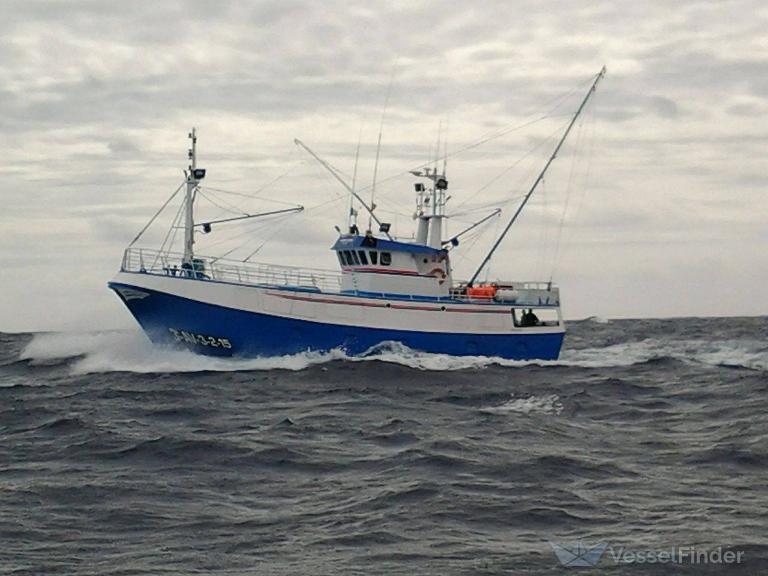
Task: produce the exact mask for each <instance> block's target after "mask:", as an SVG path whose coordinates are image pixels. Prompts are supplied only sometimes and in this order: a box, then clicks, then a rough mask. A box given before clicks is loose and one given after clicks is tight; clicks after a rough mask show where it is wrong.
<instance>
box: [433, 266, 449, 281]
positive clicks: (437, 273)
mask: <svg viewBox="0 0 768 576" xmlns="http://www.w3.org/2000/svg"><path fill="white" fill-rule="evenodd" d="M429 275H430V276H434V277H435V278H437V280H438V283H439V284H442V283H443V282H445V279H446V278H447V277H448V275H447V274H446V273H445V270H443V269H442V268H433V269H432V270H430V271H429Z"/></svg>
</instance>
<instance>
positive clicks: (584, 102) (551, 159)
mask: <svg viewBox="0 0 768 576" xmlns="http://www.w3.org/2000/svg"><path fill="white" fill-rule="evenodd" d="M605 71H606V70H605V66H603V68H602V69H601V70H600V72H599V73H598V74H597V76H595V80H594V81H593V82H592V85H591V86H590V87H589V90H588V91H587V94H586V95H585V96H584V99H583V100H582V101H581V104H580V105H579V108H578V110H576V113H575V114H574V115H573V118H571V121H570V122H569V123H568V127H567V128H566V129H565V132H563V135H562V137H561V138H560V141H559V142H558V143H557V146H556V147H555V150H554V152H552V155H551V156H550V157H549V160H547V163H546V164H545V165H544V169H543V170H542V171H541V172H540V173H539V176H538V177H537V178H536V181H535V182H534V183H533V186H531V188H530V190H528V193H527V194H526V195H525V197H524V198H523V201H522V202H521V203H520V206H518V208H517V210H516V211H515V213H514V215H513V216H512V218H511V219H510V220H509V222H508V223H507V225H506V227H505V228H504V231H503V232H502V233H501V235H500V236H499V237H498V238H497V239H496V242H495V243H494V244H493V247H492V248H491V250H490V251H489V252H488V254H487V255H486V256H485V258H484V259H483V261H482V262H481V264H480V266H478V268H477V270H476V271H475V273H474V274H473V275H472V278H471V279H470V280H469V282H468V284H467V285H468V286H472V284H474V282H475V280H477V277H478V276H479V275H480V272H482V271H483V268H485V266H486V264H488V261H489V260H490V259H491V257H492V256H493V253H494V252H495V251H496V249H497V248H498V247H499V244H501V242H502V240H504V237H505V236H506V235H507V232H509V229H510V228H511V227H512V224H514V223H515V220H517V217H518V216H519V215H520V213H521V212H522V211H523V208H525V205H526V204H527V203H528V200H529V199H530V198H531V195H532V194H533V192H534V191H535V190H536V187H537V186H538V185H539V183H540V182H541V181H542V180H543V179H544V175H545V174H546V173H547V170H548V169H549V166H550V164H552V162H554V161H555V158H557V154H558V152H560V148H562V146H563V144H564V143H565V139H566V138H568V134H570V132H571V128H573V125H574V124H575V123H576V120H577V119H578V118H579V116H580V115H581V112H582V110H584V107H585V106H586V105H587V102H589V99H590V98H591V97H592V94H594V93H595V89H596V88H597V84H598V82H600V80H602V79H603V76H605Z"/></svg>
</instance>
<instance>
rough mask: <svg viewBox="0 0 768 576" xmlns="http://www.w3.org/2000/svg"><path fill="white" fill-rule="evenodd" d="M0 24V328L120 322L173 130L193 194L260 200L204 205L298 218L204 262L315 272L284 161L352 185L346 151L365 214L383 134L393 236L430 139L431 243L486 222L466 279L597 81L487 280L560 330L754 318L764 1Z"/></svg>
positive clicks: (322, 214) (192, 4) (95, 4)
mask: <svg viewBox="0 0 768 576" xmlns="http://www.w3.org/2000/svg"><path fill="white" fill-rule="evenodd" d="M0 4H1V5H2V12H3V18H2V19H0V63H2V66H0V128H1V131H2V132H1V133H2V138H0V158H2V161H1V162H0V176H1V179H0V197H1V198H2V210H0V226H1V227H2V230H3V236H2V241H0V274H1V276H0V278H2V298H1V299H0V330H1V331H26V330H87V329H102V328H104V329H106V328H121V327H129V326H132V325H133V323H132V319H131V318H130V316H129V315H128V313H127V311H125V310H124V309H123V308H122V305H121V304H120V302H119V300H118V299H117V298H116V297H115V296H114V294H112V293H111V292H110V291H109V290H108V289H107V287H106V283H107V281H108V280H109V279H110V278H111V277H112V276H113V275H114V274H115V273H116V272H117V270H118V268H119V264H120V260H121V257H122V251H123V249H124V248H125V246H126V245H127V244H128V243H129V242H130V241H131V240H132V239H133V237H134V236H135V234H136V233H137V232H138V230H139V229H140V228H141V227H142V226H143V225H144V224H145V223H146V222H147V220H148V219H149V218H150V217H151V216H152V214H153V213H154V212H155V211H156V210H157V208H159V206H160V205H161V204H162V203H163V202H164V201H165V199H166V198H167V197H168V196H169V195H170V194H171V193H172V192H173V191H174V190H175V189H176V187H177V186H178V185H179V184H180V183H181V181H182V178H183V174H182V170H183V168H184V167H185V166H186V148H187V145H188V141H187V139H186V136H187V132H188V131H189V129H190V128H191V127H192V126H195V127H196V128H197V130H198V135H199V141H198V144H199V156H200V165H201V166H204V167H205V168H207V169H208V176H207V179H206V182H205V183H206V185H208V186H210V187H211V189H212V190H213V189H217V188H218V189H220V190H226V191H231V192H237V193H239V194H245V195H254V194H255V195H256V197H255V198H246V197H245V196H233V195H231V194H230V195H221V194H219V195H218V196H216V198H218V201H219V203H221V201H223V200H227V201H229V202H230V203H234V204H236V205H237V207H238V208H240V209H241V210H243V211H252V210H259V209H274V208H275V207H276V206H280V205H281V204H279V202H283V203H296V204H301V205H303V206H305V207H306V209H305V211H304V212H303V213H301V214H300V215H297V216H293V217H291V218H285V219H283V220H280V221H277V222H275V221H272V222H270V221H265V222H266V223H265V224H263V225H262V224H259V225H257V226H253V227H251V228H248V227H246V226H245V225H243V226H241V227H240V228H231V229H229V230H221V231H220V230H219V229H218V228H217V229H215V230H214V232H212V233H211V234H210V235H209V236H206V237H205V238H201V239H200V242H199V244H198V246H197V248H198V251H199V252H202V253H207V252H205V251H206V249H208V250H211V251H212V252H214V251H215V250H221V249H223V248H224V247H226V246H227V244H226V242H224V241H225V240H227V238H230V237H231V238H232V240H231V241H232V242H238V241H242V242H245V246H244V247H242V248H241V252H239V253H235V254H240V255H242V254H244V253H246V252H249V251H251V249H256V248H257V247H259V246H262V245H263V247H261V248H260V250H259V252H258V258H259V259H260V260H263V261H267V262H276V263H290V264H297V265H308V266H314V267H327V268H334V267H336V266H337V262H336V260H335V257H334V255H333V253H332V252H331V251H330V250H329V247H330V245H331V244H332V243H333V241H334V240H335V237H336V232H335V230H334V228H333V227H334V225H339V226H342V225H343V224H344V222H345V213H346V210H347V198H346V196H345V193H344V190H343V189H342V188H341V186H340V185H339V184H338V183H336V182H335V181H334V180H333V179H332V178H331V177H330V176H329V175H328V174H327V173H326V172H325V171H324V170H323V168H322V167H320V166H319V165H318V164H317V163H316V162H314V161H313V160H312V159H311V158H310V157H309V156H308V155H307V154H306V153H304V152H302V151H301V150H300V149H298V148H297V147H296V146H295V145H294V144H293V140H294V138H300V139H301V140H302V141H304V142H306V143H307V144H308V145H309V146H311V147H312V149H313V150H315V151H316V152H317V153H318V154H319V155H321V156H322V157H323V158H325V159H326V160H327V161H329V162H331V163H332V164H333V165H334V166H336V167H338V169H339V170H340V171H341V172H342V173H343V174H345V177H346V178H349V179H350V180H351V178H352V175H353V173H354V166H355V158H356V148H357V146H358V143H359V144H360V154H359V163H358V170H357V182H358V184H357V187H358V188H359V189H360V190H361V194H362V195H364V196H366V197H370V194H371V191H370V187H371V183H372V180H373V172H374V163H375V157H376V143H377V139H378V134H379V131H380V130H381V134H382V145H381V151H380V162H379V165H378V169H377V174H378V183H377V186H376V203H377V205H378V206H379V207H378V208H377V210H379V211H380V212H378V214H379V217H380V218H382V219H387V220H389V221H391V222H392V223H393V229H394V232H395V233H396V234H397V235H398V236H399V237H403V238H407V237H409V236H410V235H411V234H412V232H413V227H414V225H413V221H412V219H411V217H410V214H411V213H412V212H413V201H414V193H413V178H412V177H409V176H408V175H407V172H408V170H410V169H413V168H416V167H418V166H420V165H423V164H424V163H425V162H427V161H429V159H430V158H432V157H433V156H434V154H435V148H436V144H437V141H438V137H439V138H440V141H441V143H442V144H441V148H440V150H441V153H442V152H443V151H444V150H447V151H448V155H449V159H448V165H447V170H448V179H449V181H450V188H449V190H450V192H451V196H452V197H451V200H450V201H449V211H452V212H453V213H454V214H455V217H454V218H452V219H451V220H450V221H449V231H450V232H452V233H455V232H456V231H458V230H460V229H461V228H463V227H465V226H466V225H468V224H469V223H470V222H471V221H472V218H473V217H475V219H476V218H478V217H481V216H482V215H484V214H486V213H488V212H489V211H490V210H492V209H493V207H494V206H500V207H502V208H503V213H502V216H501V219H498V218H497V219H494V221H491V222H490V223H489V224H488V225H487V226H485V227H483V228H482V229H481V232H482V234H479V235H478V237H476V238H470V239H468V241H467V242H465V243H462V245H460V246H459V247H458V248H457V249H456V251H455V252H454V253H453V264H454V272H455V275H456V276H457V277H464V278H467V277H468V276H470V275H471V273H472V272H473V271H474V265H476V264H477V263H478V261H479V260H480V259H481V258H482V256H483V253H484V251H485V250H487V248H488V247H489V246H490V245H491V243H492V241H493V239H494V236H495V235H496V234H498V232H499V231H500V229H501V228H502V227H503V224H504V222H505V219H506V218H509V217H510V216H511V214H512V212H513V211H514V208H515V206H516V205H515V202H518V201H519V199H520V197H521V196H522V195H523V194H524V193H525V192H526V191H527V189H528V187H529V186H530V185H531V184H532V182H533V180H534V179H535V176H536V173H537V171H538V170H540V169H541V168H542V167H543V165H544V162H545V161H546V157H547V154H548V153H550V152H551V150H552V148H553V147H554V144H555V143H556V138H557V134H558V133H559V131H561V130H562V129H563V128H564V126H565V123H567V121H568V118H569V116H568V115H569V114H572V113H573V112H574V111H575V109H576V107H577V106H578V103H579V100H580V99H581V97H582V96H583V94H584V92H585V91H586V89H587V87H588V86H589V83H590V81H591V80H592V79H593V78H594V76H595V74H596V73H597V72H598V71H599V70H600V68H601V67H602V66H603V65H605V66H606V67H607V75H606V77H605V79H604V80H603V81H602V82H601V84H600V85H599V87H598V90H597V92H596V94H595V96H594V98H593V99H592V101H591V102H590V104H589V106H588V108H587V110H586V111H585V112H584V114H583V115H582V117H581V118H580V119H579V121H578V123H577V125H576V126H575V127H574V131H573V132H572V134H571V136H570V137H569V140H568V142H567V143H566V146H565V148H564V150H563V152H562V153H561V154H560V155H559V157H558V159H557V160H556V161H555V163H554V164H553V167H552V169H551V170H550V172H548V173H547V177H546V179H545V181H544V186H543V187H542V188H541V189H540V190H537V191H536V192H535V194H534V196H533V197H532V199H531V202H530V204H529V205H528V206H527V207H526V209H525V211H524V212H523V214H522V215H521V217H520V220H519V221H518V222H517V223H516V224H515V226H514V227H513V228H512V230H511V232H510V234H509V236H508V237H507V239H506V240H505V242H504V244H503V245H502V248H501V249H500V250H499V252H498V254H497V255H496V257H495V258H494V259H493V261H492V264H491V267H490V270H489V271H488V277H489V278H498V277H501V278H509V279H522V280H526V279H531V280H533V279H536V280H538V279H541V280H548V279H549V278H550V277H552V278H553V279H554V281H555V282H557V283H558V284H559V285H560V287H561V291H562V294H561V296H562V302H563V309H564V314H565V316H566V318H583V317H587V316H600V317H608V318H616V317H620V318H636V317H671V316H710V315H712V316H732V315H756V314H766V313H768V290H766V289H765V286H766V285H768V266H766V254H768V232H767V229H766V219H767V217H768V198H767V197H766V191H767V188H768V160H766V158H767V157H768V155H767V154H766V150H768V146H767V144H768V34H766V30H768V7H766V5H765V4H764V3H763V2H758V1H734V2H730V1H727V0H726V1H716V2H714V1H713V2H709V1H703V2H684V1H683V2H675V3H670V2H662V1H660V0H651V1H647V2H637V1H631V2H629V1H623V0H618V1H617V0H611V1H600V0H590V1H589V2H587V1H567V2H566V1H560V2H546V3H544V2H534V1H530V2H527V1H516V0H504V1H501V0H499V1H493V0H488V1H482V0H479V1H477V2H471V3H466V2H462V3H459V2H438V1H418V0H410V1H408V2H404V1H402V2H401V1H392V0H390V1H387V2H375V1H370V2H349V1H343V2H342V1H334V0H329V1H325V2H308V1H295V0H281V1H279V2H278V1H269V2H267V1H265V2H257V1H245V0H241V1H236V2H235V1H233V2H230V1H226V0H221V1H217V2H215V3H212V2H207V1H201V0H197V1H189V2H172V1H167V0H152V1H145V0H133V1H131V2H121V3H116V2H102V1H83V0H66V1H63V0H62V1H56V0H51V1H45V2H42V1H35V0H23V1H15V0H2V1H1V2H0ZM499 134H502V135H501V136H499ZM489 135H490V136H494V135H496V136H498V137H495V138H491V139H490V140H488V141H487V142H485V143H484V144H482V145H477V146H473V145H474V144H477V143H478V142H480V141H481V140H483V139H485V138H487V137H488V136H489ZM213 196H214V193H213V192H212V193H211V197H212V198H213ZM216 198H213V199H214V200H216ZM203 204H204V203H202V202H201V205H200V211H201V212H200V215H201V217H202V216H206V217H212V216H214V215H215V214H216V212H215V209H217V208H216V207H215V206H214V205H209V206H207V207H206V206H204V205H203ZM206 210H207V211H208V212H206ZM172 215H173V214H170V216H169V217H168V218H165V216H166V214H165V213H164V214H163V215H161V218H160V219H159V220H158V223H157V226H158V227H159V228H160V229H158V230H154V229H151V230H150V232H148V234H147V236H146V237H145V238H143V239H142V241H145V242H147V243H146V244H145V246H147V247H152V246H153V245H156V244H153V242H154V243H156V242H157V240H158V239H160V238H161V237H162V232H163V230H162V227H163V226H161V224H162V225H164V226H166V227H167V225H169V223H170V217H172ZM163 218H165V221H164V222H163ZM233 226H237V225H233ZM218 239H221V241H222V242H223V244H218V245H217V242H219V240H218ZM267 240H268V241H267ZM265 242H266V243H265ZM214 255H216V254H214Z"/></svg>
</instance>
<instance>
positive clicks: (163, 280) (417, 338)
mask: <svg viewBox="0 0 768 576" xmlns="http://www.w3.org/2000/svg"><path fill="white" fill-rule="evenodd" d="M604 74H605V68H603V69H602V70H601V71H600V72H599V74H597V76H596V77H595V78H594V80H593V82H592V83H591V85H590V87H589V89H588V91H587V93H586V95H585V96H584V98H583V99H582V100H581V103H580V105H579V107H578V109H577V110H576V112H575V113H574V114H573V117H572V118H571V120H570V123H569V124H568V125H567V127H566V128H565V131H564V133H563V134H562V136H561V138H560V139H559V141H558V143H557V145H556V147H555V148H554V151H553V152H552V154H551V155H550V156H549V158H548V160H547V161H546V163H545V165H544V167H543V169H542V170H541V172H540V173H539V175H538V177H537V178H536V180H535V181H534V182H533V184H532V185H531V187H530V188H529V190H528V192H527V194H526V195H525V196H524V197H523V200H522V201H521V203H520V204H519V206H518V207H517V209H516V211H515V212H514V214H513V215H512V216H511V217H510V218H509V220H508V221H507V223H506V225H505V226H504V228H503V230H502V231H501V233H500V234H499V235H498V237H497V238H496V240H495V242H494V243H493V246H492V247H491V249H490V250H489V251H488V253H487V254H486V255H485V257H484V258H483V259H482V260H481V261H480V262H478V263H477V268H476V271H475V272H474V274H473V275H472V276H471V278H469V279H468V280H464V281H462V280H459V279H455V278H454V276H453V269H452V266H451V253H452V251H453V249H455V248H456V247H458V246H459V243H460V239H461V236H462V235H463V234H465V233H467V232H469V230H471V229H474V228H475V227H477V226H480V225H482V224H483V222H484V221H486V220H488V218H489V217H486V218H483V219H482V220H481V221H479V222H476V223H474V224H473V225H472V226H470V227H469V228H468V229H465V230H464V231H462V232H460V233H458V234H455V235H453V236H451V237H449V238H445V237H444V231H445V226H444V222H445V219H446V217H447V214H446V203H447V200H448V196H447V190H448V179H447V175H446V174H445V169H444V168H443V170H439V169H438V167H437V165H435V166H434V167H426V168H424V169H421V170H414V171H413V172H412V173H411V174H412V176H413V178H414V180H415V182H414V190H415V194H416V212H415V220H416V231H415V234H414V235H413V237H412V238H409V239H407V240H403V239H400V238H397V237H395V236H393V234H392V228H391V225H390V224H389V223H387V222H383V221H381V220H380V219H379V218H378V217H377V215H376V213H375V206H373V205H370V204H369V203H368V202H367V201H366V200H365V199H364V198H363V197H362V196H361V195H360V194H358V192H357V191H355V189H354V186H350V185H349V183H347V181H346V180H345V179H344V178H343V177H342V176H341V175H340V174H339V173H338V171H336V170H335V169H334V168H333V167H332V166H331V165H330V164H328V163H326V162H325V161H323V160H322V159H321V158H320V157H319V156H317V155H316V154H315V153H314V152H313V151H312V150H311V149H310V148H309V147H308V146H306V145H305V144H304V143H303V142H301V141H299V140H296V144H297V145H299V146H301V147H302V148H304V150H306V151H307V152H308V153H309V154H310V155H312V156H313V157H314V158H315V159H316V160H318V162H320V163H321V164H322V165H323V166H324V167H325V168H326V169H327V170H328V171H329V172H330V173H331V174H332V175H333V176H334V177H335V178H336V179H337V180H338V181H339V182H340V183H341V184H342V185H343V186H344V187H345V188H346V189H347V191H348V192H349V195H350V199H351V202H354V203H355V205H359V207H360V208H361V209H363V210H365V211H367V213H368V216H369V227H368V229H366V230H363V231H361V230H360V229H359V227H358V225H357V224H356V221H352V220H350V221H349V222H348V225H347V227H346V229H345V230H343V231H342V230H340V229H339V228H336V230H337V234H338V235H337V238H336V240H335V242H334V243H333V244H332V246H331V250H332V251H333V252H335V257H336V260H337V261H338V266H339V268H338V270H324V269H315V268H306V267H290V266H282V265H274V264H265V263H256V262H251V261H242V260H235V259H226V258H221V257H214V256H205V255H200V254H198V253H197V252H196V250H195V235H196V234H197V233H200V232H203V233H205V232H210V231H211V229H212V227H213V226H214V225H216V226H218V225H220V224H222V223H225V222H228V221H232V220H237V219H240V218H256V217H260V216H264V215H265V214H267V215H268V214H275V213H277V212H281V211H272V212H267V213H264V214H246V215H243V216H241V217H239V218H227V219H221V220H213V221H205V222H196V221H195V208H194V207H195V201H196V198H197V195H198V191H199V188H200V185H201V182H202V180H203V179H204V178H205V176H206V171H205V169H202V168H200V167H198V165H197V135H196V132H195V130H194V129H193V130H192V132H191V133H190V134H189V137H190V139H191V147H190V150H189V159H190V165H189V167H188V170H187V171H186V175H185V181H184V183H183V184H182V186H181V187H180V188H179V189H177V193H178V192H179V191H180V190H184V194H185V196H184V202H183V205H182V208H183V232H184V244H183V252H178V253H175V252H171V251H169V250H165V249H162V248H161V249H159V250H158V249H146V248H138V247H136V240H138V238H140V237H141V232H140V233H139V235H138V236H137V238H136V239H135V240H134V242H132V243H131V245H129V246H128V248H127V249H126V250H125V253H124V255H123V260H122V264H121V266H120V271H119V272H118V273H117V275H116V276H115V277H114V278H113V279H112V281H110V282H109V287H110V288H111V289H112V290H114V291H115V293H116V294H117V296H118V297H119V298H120V299H121V300H122V302H123V303H124V304H125V306H126V307H127V308H128V310H129V311H130V312H131V314H132V315H133V316H134V317H135V319H136V320H137V322H138V323H139V324H140V325H141V327H142V328H143V330H144V331H145V332H146V334H147V335H148V336H149V338H150V339H151V340H152V342H154V343H156V344H159V345H172V346H182V347H186V348H188V349H191V350H193V351H195V352H199V353H202V354H209V355H224V356H240V357H254V356H274V355H286V354H295V353H300V352H304V351H328V350H333V349H341V350H343V351H345V352H346V353H347V354H350V355H360V354H365V353H366V352H367V351H370V350H372V349H374V348H376V347H377V346H379V345H382V344H385V343H389V342H396V343H400V344H402V345H405V346H407V347H409V348H411V349H414V350H419V351H425V352H431V353H444V354H451V355H482V356H493V357H500V358H508V359H521V360H522V359H543V360H554V359H557V357H558V355H559V353H560V348H561V346H562V343H563V338H564V335H565V325H564V321H563V316H562V312H561V306H560V292H559V289H558V287H557V286H555V285H554V284H553V283H552V282H551V281H550V282H531V281H517V280H503V279H499V280H496V281H492V282H491V281H488V280H485V281H479V278H480V277H481V273H482V272H483V270H485V268H486V266H487V265H488V263H489V261H490V260H491V258H492V256H493V255H494V253H495V252H496V251H497V249H498V248H499V246H500V245H501V244H502V242H503V241H504V239H505V237H506V236H507V233H508V232H509V230H510V228H511V227H512V226H513V224H514V223H515V221H516V220H517V219H518V217H519V215H520V213H521V212H522V210H523V209H524V207H525V205H526V204H527V202H528V201H529V199H530V198H531V196H532V195H533V193H534V192H535V191H536V189H537V187H538V186H539V185H540V184H541V182H542V180H543V178H544V176H545V174H546V172H547V170H548V168H549V167H550V165H551V164H552V162H553V161H554V160H555V158H556V157H557V155H558V152H559V151H560V149H561V147H562V146H563V144H564V142H565V141H566V139H567V137H568V135H569V133H570V132H571V129H572V128H573V126H574V124H575V122H576V120H577V118H578V117H579V115H580V114H581V112H582V111H583V109H584V108H585V106H586V104H587V102H588V101H589V99H590V97H591V95H592V94H593V93H594V91H595V89H596V87H597V84H598V82H599V81H600V80H601V79H602V77H603V76H604ZM444 166H445V165H444ZM172 198H173V196H172ZM169 201H170V199H169ZM167 204H168V202H166V205H167ZM164 206H165V205H164ZM301 209H302V208H301V207H295V208H288V209H285V210H283V212H291V211H300V210H301ZM161 210H162V209H161ZM350 212H351V213H353V214H354V213H355V210H351V211H350ZM493 215H497V213H494V214H493ZM151 222H152V220H151V221H150V223H151ZM145 230H146V227H145ZM142 232H143V230H142Z"/></svg>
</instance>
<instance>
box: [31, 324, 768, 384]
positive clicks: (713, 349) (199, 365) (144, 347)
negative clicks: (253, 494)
mask: <svg viewBox="0 0 768 576" xmlns="http://www.w3.org/2000/svg"><path fill="white" fill-rule="evenodd" d="M658 357H673V358H677V359H679V360H682V361H686V362H700V363H705V364H711V365H732V366H744V367H747V368H753V369H757V370H766V369H768V348H767V347H766V346H765V344H763V343H761V342H759V341H757V340H728V341H704V340H667V339H651V338H649V339H646V340H642V341H639V342H623V343H621V344H614V345H610V346H604V347H601V348H584V349H580V350H569V349H567V348H566V349H565V350H563V353H562V354H561V357H560V359H559V360H557V361H544V360H531V361H521V360H507V359H504V358H493V357H487V356H451V355H448V354H430V353H427V352H419V351H416V350H412V349H410V348H408V347H406V346H403V345H402V344H399V343H396V342H389V343H385V344H382V345H379V346H376V347H375V348H373V349H372V350H370V351H369V352H368V353H367V354H366V355H364V356H362V357H350V356H348V355H346V354H345V353H344V352H343V351H341V350H332V351H330V352H324V353H319V352H303V353H300V354H293V355H289V356H274V357H265V358H253V359H237V358H216V357H211V356H201V355H198V354H194V353H192V352H189V351H185V350H174V349H167V348H163V347H158V346H156V345H154V344H152V343H151V342H150V341H149V340H148V339H147V338H146V336H144V334H143V333H141V332H139V331H112V332H57V333H45V334H37V335H35V337H34V338H33V339H32V340H31V341H30V343H29V344H28V345H27V346H26V348H25V349H24V351H23V352H22V354H21V358H22V359H26V360H31V361H32V362H33V363H44V362H50V361H51V360H56V359H65V358H76V360H74V361H73V363H72V364H71V370H72V371H73V372H74V373H80V374H84V373H91V372H116V371H121V372H122V371H125V372H142V373H157V372H201V371H221V372H229V371H237V370H280V369H281V370H303V369H305V368H307V367H309V366H312V365H316V364H322V363H325V362H330V361H332V360H347V361H352V362H370V361H381V362H388V363H392V364H400V365H402V366H407V367H409V368H415V369H418V370H428V371H455V370H467V369H474V370H478V369H483V368H486V367H489V366H493V365H497V366H509V367H520V366H528V365H539V366H574V367H584V368H610V367H622V366H631V365H633V364H638V363H642V362H646V361H648V360H651V359H653V358H658Z"/></svg>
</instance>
